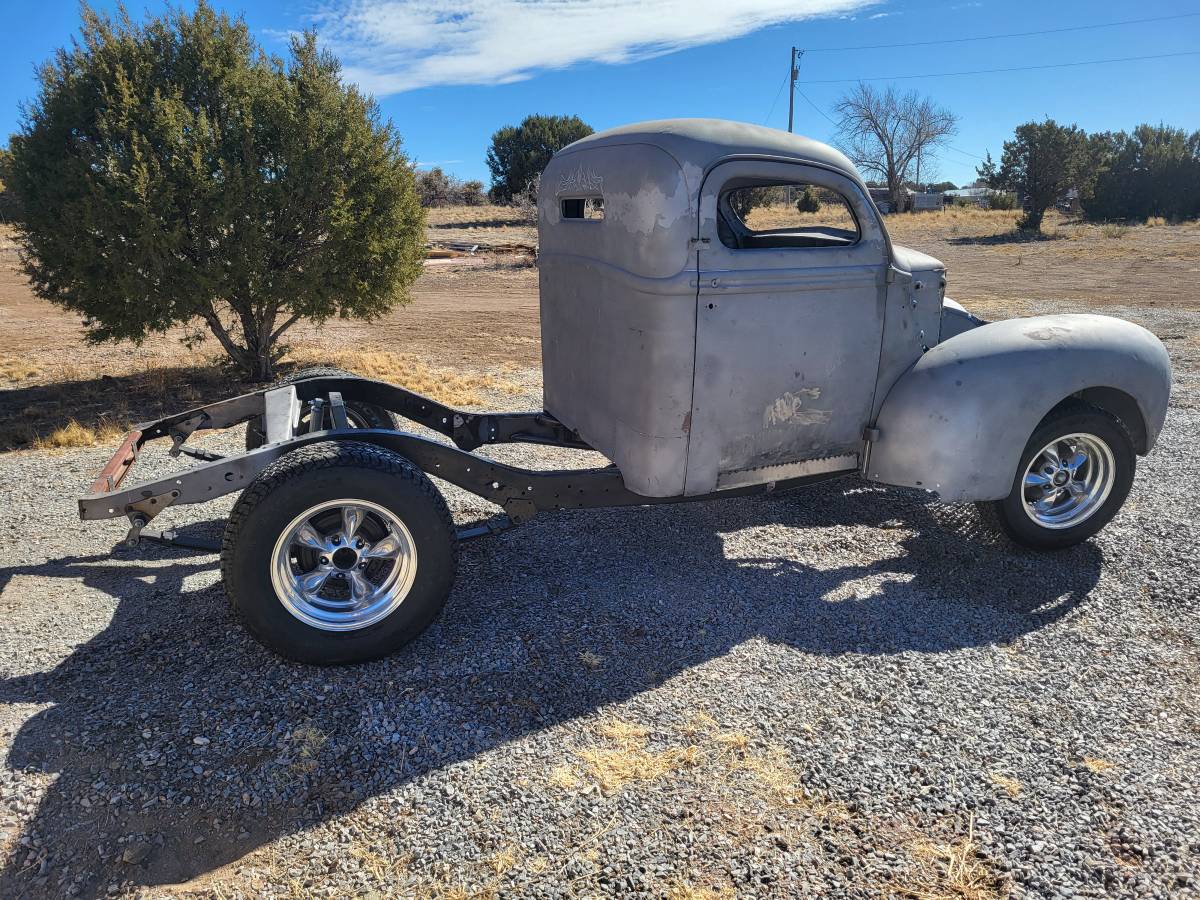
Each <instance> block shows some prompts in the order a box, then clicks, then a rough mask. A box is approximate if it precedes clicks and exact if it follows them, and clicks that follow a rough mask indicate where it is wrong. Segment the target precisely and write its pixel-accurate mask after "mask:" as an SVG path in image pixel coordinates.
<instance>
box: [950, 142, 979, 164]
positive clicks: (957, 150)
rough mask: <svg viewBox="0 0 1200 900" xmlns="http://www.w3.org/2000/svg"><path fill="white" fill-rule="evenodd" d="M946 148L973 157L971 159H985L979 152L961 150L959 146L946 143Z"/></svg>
mask: <svg viewBox="0 0 1200 900" xmlns="http://www.w3.org/2000/svg"><path fill="white" fill-rule="evenodd" d="M946 149H947V150H953V151H954V152H955V153H961V154H962V155H963V156H969V157H971V159H978V160H982V159H983V157H982V156H980V155H979V154H978V153H968V152H967V151H966V150H959V149H958V148H957V147H951V146H950V145H949V144H947V145H946Z"/></svg>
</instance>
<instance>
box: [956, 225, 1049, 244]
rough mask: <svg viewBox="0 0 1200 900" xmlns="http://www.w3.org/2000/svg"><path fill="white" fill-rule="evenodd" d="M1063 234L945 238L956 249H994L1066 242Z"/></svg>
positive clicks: (1006, 233) (1014, 232)
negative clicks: (995, 247)
mask: <svg viewBox="0 0 1200 900" xmlns="http://www.w3.org/2000/svg"><path fill="white" fill-rule="evenodd" d="M1066 239H1067V236H1066V235H1065V234H1043V233H1042V232H1040V231H1021V230H1020V229H1015V228H1014V229H1013V230H1012V231H1004V232H1001V233H1000V234H980V235H961V236H959V237H949V238H946V243H947V244H953V245H954V246H957V247H966V246H980V247H994V246H998V245H1002V244H1045V243H1049V242H1051V241H1062V240H1066Z"/></svg>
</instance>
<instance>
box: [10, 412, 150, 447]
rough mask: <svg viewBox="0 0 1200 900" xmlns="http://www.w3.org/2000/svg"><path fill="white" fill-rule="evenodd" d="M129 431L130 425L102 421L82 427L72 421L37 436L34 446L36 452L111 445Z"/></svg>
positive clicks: (35, 436) (34, 438)
mask: <svg viewBox="0 0 1200 900" xmlns="http://www.w3.org/2000/svg"><path fill="white" fill-rule="evenodd" d="M128 431H129V425H128V424H125V425H118V424H116V423H115V422H106V421H101V422H99V423H97V425H96V426H95V427H94V428H93V427H88V426H87V425H81V424H80V423H79V422H77V421H76V420H75V419H71V420H70V421H68V422H67V424H66V425H63V426H62V427H61V428H56V429H54V430H53V431H51V432H50V433H49V434H47V435H44V436H43V435H38V434H35V435H34V436H33V440H32V442H31V443H32V446H33V448H34V449H35V450H69V449H74V448H76V447H95V446H96V445H97V444H111V443H113V442H115V441H117V440H119V439H120V438H121V437H123V436H124V435H125V434H126V432H128Z"/></svg>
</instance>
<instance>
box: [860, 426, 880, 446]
mask: <svg viewBox="0 0 1200 900" xmlns="http://www.w3.org/2000/svg"><path fill="white" fill-rule="evenodd" d="M863 440H864V441H866V442H867V443H870V444H873V443H875V441H877V440H879V429H878V428H876V427H875V426H873V425H868V426H867V427H866V428H864V429H863Z"/></svg>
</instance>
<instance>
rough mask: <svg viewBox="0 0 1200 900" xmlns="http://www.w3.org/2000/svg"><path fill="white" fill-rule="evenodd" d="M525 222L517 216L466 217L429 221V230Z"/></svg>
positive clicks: (458, 229)
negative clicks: (449, 220)
mask: <svg viewBox="0 0 1200 900" xmlns="http://www.w3.org/2000/svg"><path fill="white" fill-rule="evenodd" d="M525 224H531V223H526V222H525V221H524V220H523V219H521V218H520V217H519V216H512V217H509V218H499V217H496V218H491V219H468V220H466V221H462V222H438V223H436V224H433V223H430V225H429V226H428V227H429V230H430V231H462V230H465V229H468V228H511V227H512V226H513V225H525Z"/></svg>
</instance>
